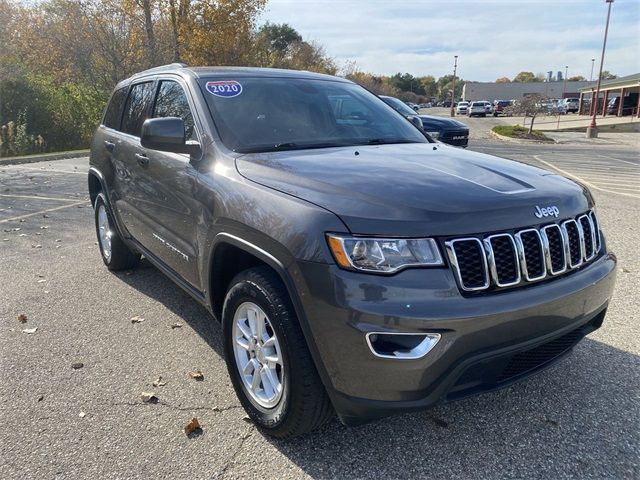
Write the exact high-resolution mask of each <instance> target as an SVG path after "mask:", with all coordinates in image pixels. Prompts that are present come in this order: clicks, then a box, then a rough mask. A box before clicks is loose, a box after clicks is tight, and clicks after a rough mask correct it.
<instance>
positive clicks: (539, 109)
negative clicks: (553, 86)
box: [506, 93, 549, 135]
mask: <svg viewBox="0 0 640 480" xmlns="http://www.w3.org/2000/svg"><path fill="white" fill-rule="evenodd" d="M548 100H549V97H547V96H545V95H541V94H539V93H534V94H531V95H527V96H526V97H524V98H523V99H522V100H520V101H518V102H516V103H515V105H511V106H509V107H507V109H506V111H507V114H508V115H520V116H523V117H525V118H527V117H528V118H531V123H530V124H529V135H531V132H533V122H534V121H535V119H536V116H538V115H539V114H540V113H543V112H546V111H547V108H546V106H545V105H544V102H545V101H548Z"/></svg>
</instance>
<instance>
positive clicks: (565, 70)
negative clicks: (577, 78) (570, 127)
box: [556, 65, 569, 130]
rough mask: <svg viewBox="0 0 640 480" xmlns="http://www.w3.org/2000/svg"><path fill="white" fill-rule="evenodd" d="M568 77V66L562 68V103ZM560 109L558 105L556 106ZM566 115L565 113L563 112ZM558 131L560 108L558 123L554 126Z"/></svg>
mask: <svg viewBox="0 0 640 480" xmlns="http://www.w3.org/2000/svg"><path fill="white" fill-rule="evenodd" d="M568 75H569V66H568V65H565V66H564V82H563V84H562V101H563V102H564V97H565V95H566V94H567V76H568ZM558 107H560V105H558ZM565 113H566V112H565ZM559 129H560V108H558V123H557V124H556V130H559Z"/></svg>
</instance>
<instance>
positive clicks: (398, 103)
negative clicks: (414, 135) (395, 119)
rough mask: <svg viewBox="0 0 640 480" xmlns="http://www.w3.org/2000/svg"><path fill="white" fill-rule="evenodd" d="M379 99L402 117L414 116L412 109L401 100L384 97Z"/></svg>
mask: <svg viewBox="0 0 640 480" xmlns="http://www.w3.org/2000/svg"><path fill="white" fill-rule="evenodd" d="M380 98H381V99H382V101H383V102H384V103H386V104H387V105H389V106H390V107H391V108H393V109H394V110H396V111H397V112H398V113H401V114H402V115H405V116H406V115H415V114H416V112H415V111H414V110H413V109H411V108H410V107H409V106H408V105H407V104H406V103H404V102H403V101H402V100H400V99H398V98H394V97H385V96H381V97H380Z"/></svg>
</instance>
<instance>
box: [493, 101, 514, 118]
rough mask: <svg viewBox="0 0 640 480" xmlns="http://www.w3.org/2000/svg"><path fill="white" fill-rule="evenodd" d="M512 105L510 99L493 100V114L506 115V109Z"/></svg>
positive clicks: (495, 115)
mask: <svg viewBox="0 0 640 480" xmlns="http://www.w3.org/2000/svg"><path fill="white" fill-rule="evenodd" d="M511 105H512V103H511V100H494V101H493V116H494V117H497V116H498V115H508V113H509V110H506V109H507V108H508V107H510V106H511Z"/></svg>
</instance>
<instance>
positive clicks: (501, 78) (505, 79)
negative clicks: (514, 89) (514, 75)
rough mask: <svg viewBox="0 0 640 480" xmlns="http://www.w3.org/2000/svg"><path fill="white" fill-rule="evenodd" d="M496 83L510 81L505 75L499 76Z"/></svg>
mask: <svg viewBox="0 0 640 480" xmlns="http://www.w3.org/2000/svg"><path fill="white" fill-rule="evenodd" d="M496 83H511V80H509V79H508V78H507V77H500V78H498V79H497V80H496Z"/></svg>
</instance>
